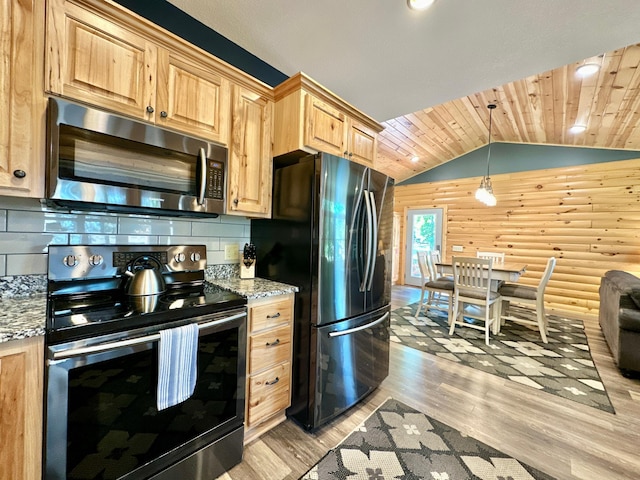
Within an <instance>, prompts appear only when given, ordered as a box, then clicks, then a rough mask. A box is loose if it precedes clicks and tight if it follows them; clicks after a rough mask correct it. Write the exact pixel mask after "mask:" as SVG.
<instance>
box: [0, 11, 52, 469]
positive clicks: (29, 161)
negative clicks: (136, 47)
mask: <svg viewBox="0 0 640 480" xmlns="http://www.w3.org/2000/svg"><path fill="white" fill-rule="evenodd" d="M43 45H44V0H0V56H1V57H2V60H0V112H2V113H1V115H2V116H1V117H0V195H12V196H21V197H35V198H41V197H43V196H44V113H45V109H46V101H45V97H44V94H43V92H42V78H43V66H42V52H43V48H44V46H43ZM0 468H1V467H0Z"/></svg>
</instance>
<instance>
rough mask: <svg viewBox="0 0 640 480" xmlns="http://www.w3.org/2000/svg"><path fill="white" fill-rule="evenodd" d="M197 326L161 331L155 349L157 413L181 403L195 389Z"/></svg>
mask: <svg viewBox="0 0 640 480" xmlns="http://www.w3.org/2000/svg"><path fill="white" fill-rule="evenodd" d="M197 359H198V325H197V324H195V323H192V324H189V325H184V326H182V327H176V328H171V329H167V330H160V346H159V348H158V399H157V403H158V405H157V406H158V410H163V409H165V408H169V407H172V406H173V405H177V404H178V403H181V402H184V401H185V400H186V399H187V398H189V397H190V396H191V395H193V391H194V389H195V386H196V377H197V375H198V370H197V367H198V365H197V363H198V362H197Z"/></svg>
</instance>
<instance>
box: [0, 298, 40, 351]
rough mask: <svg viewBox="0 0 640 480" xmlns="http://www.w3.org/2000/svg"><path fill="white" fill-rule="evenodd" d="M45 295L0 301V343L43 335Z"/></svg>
mask: <svg viewBox="0 0 640 480" xmlns="http://www.w3.org/2000/svg"><path fill="white" fill-rule="evenodd" d="M46 310H47V295H46V294H45V293H38V294H35V295H31V296H26V297H12V298H2V299H0V343H2V342H8V341H10V340H21V339H23V338H27V337H37V336H39V335H44V332H45V322H46V318H47V313H46Z"/></svg>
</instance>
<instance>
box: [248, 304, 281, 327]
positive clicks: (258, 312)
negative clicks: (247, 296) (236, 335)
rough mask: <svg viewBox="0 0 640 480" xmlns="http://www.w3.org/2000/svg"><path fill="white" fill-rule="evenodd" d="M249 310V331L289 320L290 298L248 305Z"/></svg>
mask: <svg viewBox="0 0 640 480" xmlns="http://www.w3.org/2000/svg"><path fill="white" fill-rule="evenodd" d="M249 310H250V312H249V315H250V317H251V325H250V327H249V330H250V331H251V332H257V331H258V330H262V329H263V328H268V327H271V326H273V325H278V324H279V323H285V322H290V321H291V300H289V299H286V300H279V301H275V302H269V303H266V304H264V305H256V306H255V307H249Z"/></svg>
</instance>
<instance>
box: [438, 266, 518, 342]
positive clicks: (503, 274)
mask: <svg viewBox="0 0 640 480" xmlns="http://www.w3.org/2000/svg"><path fill="white" fill-rule="evenodd" d="M435 266H436V269H437V270H438V272H439V273H440V274H441V275H453V264H452V263H447V262H440V263H436V264H435ZM526 271H527V265H526V264H523V263H516V262H505V263H494V264H493V266H492V268H491V287H490V288H491V290H492V291H494V292H497V291H498V288H499V287H500V285H502V284H503V283H504V282H512V283H515V282H517V281H518V280H519V279H520V277H521V276H522V275H524V273H525V272H526ZM500 303H501V302H500ZM501 307H502V305H499V307H498V318H499V317H500V310H501V309H502V308H501ZM500 326H501V322H500V321H496V322H494V324H493V328H492V330H493V334H494V335H495V334H497V333H498V332H499V331H500Z"/></svg>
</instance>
